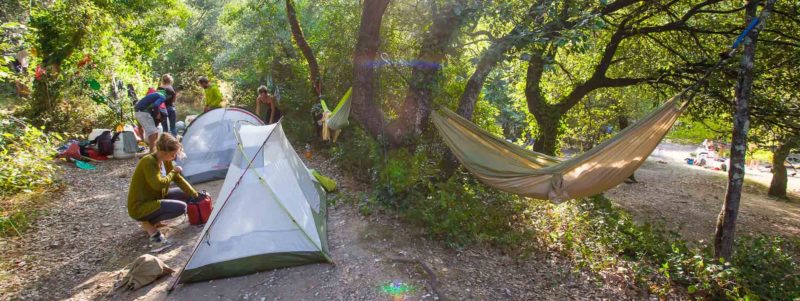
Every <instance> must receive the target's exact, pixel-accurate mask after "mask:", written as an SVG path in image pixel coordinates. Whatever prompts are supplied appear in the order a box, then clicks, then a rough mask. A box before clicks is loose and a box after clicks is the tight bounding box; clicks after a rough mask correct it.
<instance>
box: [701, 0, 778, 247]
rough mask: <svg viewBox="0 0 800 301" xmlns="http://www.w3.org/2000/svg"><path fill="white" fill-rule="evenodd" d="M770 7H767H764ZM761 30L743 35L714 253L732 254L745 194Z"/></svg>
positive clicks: (752, 11)
mask: <svg viewBox="0 0 800 301" xmlns="http://www.w3.org/2000/svg"><path fill="white" fill-rule="evenodd" d="M758 2H759V1H751V2H750V3H748V5H747V9H746V22H745V25H747V24H749V23H750V21H751V20H752V19H753V18H754V17H755V15H756V10H757V8H758V6H757V5H756V4H757V3H758ZM772 3H774V0H773V1H772ZM765 9H768V8H765ZM757 40H758V31H757V30H752V31H750V33H748V34H747V36H746V37H745V39H744V54H743V55H742V59H741V62H740V65H741V69H740V70H739V79H738V80H737V83H736V92H735V94H736V111H735V113H734V115H733V138H732V141H731V159H730V162H731V163H730V169H729V170H728V189H727V191H726V192H725V203H724V204H723V205H722V211H721V212H720V213H719V217H718V218H717V231H716V234H715V235H714V256H716V257H718V258H719V257H721V258H725V259H728V258H730V257H731V255H732V254H733V246H734V235H735V233H736V217H737V216H738V214H739V203H740V201H741V198H742V183H743V182H744V175H745V169H744V167H745V153H746V151H747V132H748V130H749V129H750V116H749V109H748V101H749V100H750V95H751V92H752V87H753V63H754V61H755V54H756V41H757Z"/></svg>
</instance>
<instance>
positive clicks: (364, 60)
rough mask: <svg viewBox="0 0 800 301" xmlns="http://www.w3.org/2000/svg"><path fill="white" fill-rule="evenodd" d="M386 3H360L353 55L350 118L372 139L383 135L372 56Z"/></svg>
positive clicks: (369, 0) (366, 0)
mask: <svg viewBox="0 0 800 301" xmlns="http://www.w3.org/2000/svg"><path fill="white" fill-rule="evenodd" d="M389 2H390V0H364V4H363V8H362V11H361V25H360V27H359V30H358V41H357V42H356V48H355V51H354V54H353V91H352V94H351V95H350V97H352V99H351V101H352V102H353V111H352V112H353V117H354V118H355V119H356V120H357V121H358V122H359V123H360V124H361V126H362V127H363V128H364V130H366V131H367V133H368V134H369V135H370V136H372V137H373V138H379V137H382V135H383V127H384V125H385V123H386V121H385V119H384V117H383V111H382V110H381V108H380V107H379V106H378V104H377V102H376V101H377V82H376V78H377V74H376V72H375V67H376V64H375V62H376V57H377V54H378V48H379V46H380V31H381V23H382V22H383V14H384V13H385V12H386V8H387V6H388V5H389Z"/></svg>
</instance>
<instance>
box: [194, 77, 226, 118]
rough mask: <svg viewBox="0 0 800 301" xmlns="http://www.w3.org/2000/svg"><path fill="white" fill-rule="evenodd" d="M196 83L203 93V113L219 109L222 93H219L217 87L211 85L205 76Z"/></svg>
mask: <svg viewBox="0 0 800 301" xmlns="http://www.w3.org/2000/svg"><path fill="white" fill-rule="evenodd" d="M197 83H198V84H200V87H202V88H203V90H204V91H205V109H203V112H208V111H210V110H213V109H216V108H221V107H222V92H220V91H219V87H217V85H215V84H213V85H212V84H211V83H210V82H209V81H208V78H206V77H205V76H201V77H200V78H198V79H197Z"/></svg>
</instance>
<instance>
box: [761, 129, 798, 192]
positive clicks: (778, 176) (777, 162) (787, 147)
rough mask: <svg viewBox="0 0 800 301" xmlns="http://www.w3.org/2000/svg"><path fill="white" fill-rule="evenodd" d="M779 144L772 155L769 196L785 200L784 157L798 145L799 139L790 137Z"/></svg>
mask: <svg viewBox="0 0 800 301" xmlns="http://www.w3.org/2000/svg"><path fill="white" fill-rule="evenodd" d="M780 142H781V144H780V145H778V148H777V149H775V152H774V153H773V154H772V182H770V184H769V191H768V192H767V193H768V194H769V195H770V196H774V197H778V198H782V199H785V198H786V182H787V181H788V177H787V174H786V165H784V164H785V163H784V162H786V157H788V156H789V153H790V152H791V151H792V149H794V148H795V147H797V145H798V144H800V137H798V136H792V137H789V138H788V139H785V140H783V141H780Z"/></svg>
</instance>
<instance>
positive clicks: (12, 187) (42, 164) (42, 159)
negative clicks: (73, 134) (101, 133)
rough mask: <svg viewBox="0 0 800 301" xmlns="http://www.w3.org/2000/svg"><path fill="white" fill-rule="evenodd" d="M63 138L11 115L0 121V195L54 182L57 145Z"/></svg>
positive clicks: (3, 117) (4, 195)
mask: <svg viewBox="0 0 800 301" xmlns="http://www.w3.org/2000/svg"><path fill="white" fill-rule="evenodd" d="M59 139H60V137H59V136H58V135H57V134H46V133H45V132H43V131H42V129H39V128H37V127H35V126H32V125H30V124H29V123H27V122H24V121H22V120H19V119H16V118H14V117H11V116H5V115H4V116H2V121H0V161H2V162H3V164H2V165H0V198H1V197H6V196H10V195H13V194H15V193H18V192H30V191H32V190H34V189H36V188H38V187H42V186H47V185H50V184H52V183H53V181H54V179H55V176H56V172H57V168H56V166H55V165H53V163H52V158H53V154H54V151H53V149H54V144H55V142H56V141H54V140H59Z"/></svg>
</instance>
